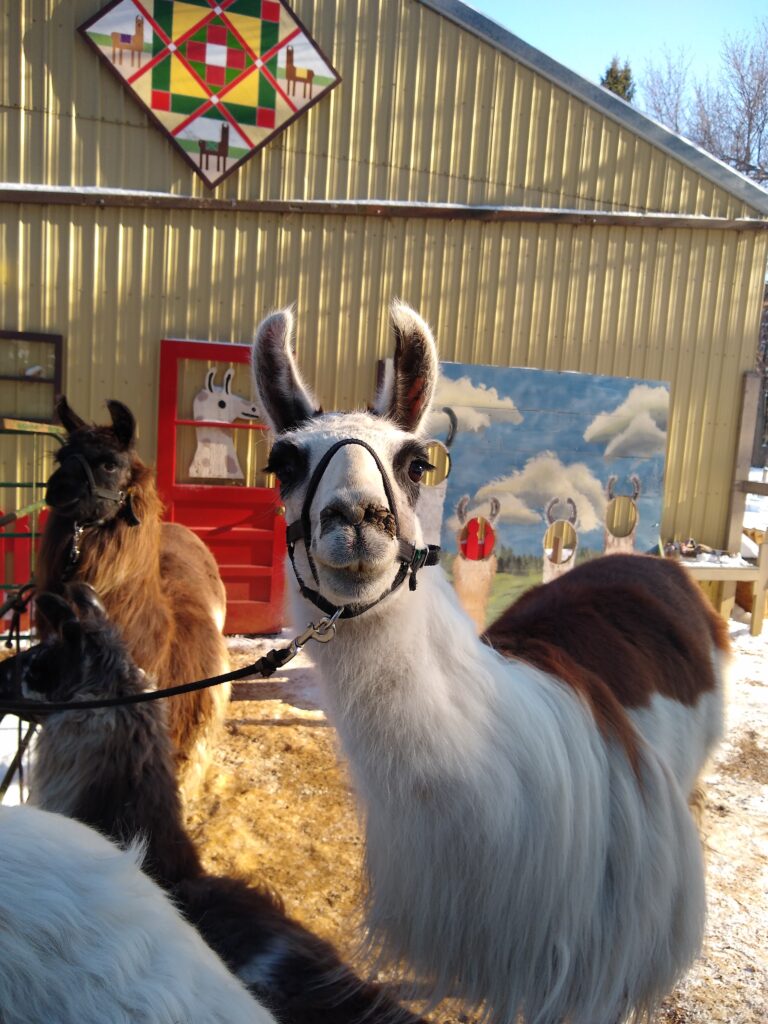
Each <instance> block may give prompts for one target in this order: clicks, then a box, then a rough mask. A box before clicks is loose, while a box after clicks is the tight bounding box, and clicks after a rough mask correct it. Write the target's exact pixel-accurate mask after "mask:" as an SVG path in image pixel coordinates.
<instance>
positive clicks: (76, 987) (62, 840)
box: [0, 807, 276, 1024]
mask: <svg viewBox="0 0 768 1024" xmlns="http://www.w3.org/2000/svg"><path fill="white" fill-rule="evenodd" d="M0 850H1V851H2V853H1V854H0V1020H2V1021H3V1024H137V1022H139V1021H141V1024H181V1022H183V1024H276V1022H275V1021H274V1019H273V1018H272V1016H271V1015H270V1014H269V1013H268V1012H267V1011H266V1010H265V1009H263V1008H262V1007H261V1006H259V1005H258V1004H257V1003H256V1001H255V1000H254V999H253V998H252V997H251V995H250V994H249V993H248V991H247V990H246V989H245V988H244V986H243V985H242V983H241V982H240V981H238V979H237V978H235V977H233V976H232V975H231V974H230V973H229V971H228V970H227V969H226V967H225V966H224V964H223V963H222V962H221V960H220V959H219V958H218V957H217V956H216V954H215V953H213V952H212V951H211V949H210V948H209V947H208V946H207V945H206V944H205V943H204V942H203V940H202V939H201V938H200V936H199V935H198V933H197V931H196V930H195V929H194V928H192V927H191V926H190V925H189V924H187V922H186V921H184V920H183V919H182V917H181V915H180V914H179V912H178V910H176V908H175V907H174V906H173V904H172V903H171V901H170V900H169V899H168V897H167V896H166V895H165V894H164V893H163V892H162V891H161V890H160V889H159V888H158V886H157V885H156V884H155V883H154V882H152V881H151V880H150V879H149V878H148V877H147V876H146V875H145V874H144V873H143V872H142V871H141V870H140V866H141V848H140V846H139V847H136V846H134V847H132V848H130V849H128V850H126V851H122V850H118V849H117V848H116V847H115V846H113V845H112V843H110V842H108V841H107V840H106V839H105V838H104V837H103V836H101V835H99V834H98V833H96V832H94V831H93V829H90V828H86V827H85V826H84V825H81V824H80V823H79V822H76V821H70V820H69V819H68V818H65V817H63V816H61V815H58V814H49V813H47V812H46V811H41V810H37V809H35V808H32V807H2V808H0Z"/></svg>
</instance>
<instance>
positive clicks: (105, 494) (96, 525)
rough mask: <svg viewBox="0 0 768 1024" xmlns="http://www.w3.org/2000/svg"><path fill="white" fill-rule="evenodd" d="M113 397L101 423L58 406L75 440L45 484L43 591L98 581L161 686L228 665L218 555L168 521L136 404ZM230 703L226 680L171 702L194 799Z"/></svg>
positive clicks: (63, 403)
mask: <svg viewBox="0 0 768 1024" xmlns="http://www.w3.org/2000/svg"><path fill="white" fill-rule="evenodd" d="M107 406H108V408H109V412H110V415H111V417H112V424H111V426H94V425H89V424H87V423H86V422H85V421H84V420H82V419H81V418H80V417H79V416H78V415H77V414H76V413H75V412H74V411H73V410H72V409H71V408H70V407H69V405H68V404H67V400H66V398H64V397H63V396H62V398H60V399H59V402H58V404H57V407H56V411H57V414H58V417H59V419H60V420H61V423H62V424H63V426H64V427H65V429H66V431H67V439H66V441H65V443H64V444H63V445H62V447H61V448H60V449H59V451H58V452H57V453H56V461H57V463H58V468H57V469H56V470H55V471H54V472H53V473H52V474H51V476H50V478H49V480H48V486H47V489H46V495H45V500H46V502H47V504H48V505H49V506H50V509H51V511H50V514H49V516H48V520H47V522H46V525H45V529H44V531H43V536H42V541H41V545H40V555H39V559H38V565H37V574H36V582H37V586H38V589H39V590H41V591H42V590H48V591H57V590H60V588H61V585H62V584H63V583H64V582H66V581H68V580H71V581H80V582H83V583H88V584H90V586H92V587H93V588H94V589H95V590H96V592H97V593H98V595H99V597H100V598H101V600H102V601H103V603H104V606H105V607H106V609H107V612H108V614H109V616H110V618H111V619H112V620H113V621H114V622H115V623H116V624H117V626H118V627H119V628H120V630H121V632H122V634H123V637H124V639H125V643H126V645H127V647H128V650H129V651H130V653H131V655H132V657H133V658H134V659H135V661H136V663H137V664H138V665H139V666H140V667H141V668H142V669H144V670H145V671H146V672H148V673H150V674H151V675H152V676H154V677H155V678H156V679H157V681H158V686H161V687H168V686H174V685H177V684H178V683H186V682H191V681H192V680H195V679H202V678H205V677H208V676H213V675H218V674H219V673H222V672H226V671H227V668H228V658H227V650H226V645H225V642H224V637H223V635H222V633H221V628H222V626H223V624H224V615H225V611H226V593H225V590H224V585H223V583H222V582H221V577H220V576H219V571H218V567H217V565H216V561H215V559H214V558H213V555H212V554H211V552H210V551H209V550H208V548H207V547H206V546H205V544H203V542H202V541H201V540H200V539H199V538H198V537H196V536H195V534H194V533H192V531H191V530H189V529H187V528H186V527H185V526H181V525H180V524H178V523H164V522H162V519H161V516H162V504H161V502H160V498H159V496H158V493H157V490H156V487H155V481H154V475H153V473H152V470H151V469H150V468H149V467H148V466H147V465H145V463H144V462H142V460H141V459H140V458H139V456H138V454H137V452H136V448H135V434H136V421H135V419H134V416H133V413H132V412H131V411H130V409H128V408H127V406H125V405H123V403H122V402H118V401H109V402H107ZM228 700H229V689H228V687H227V686H217V687H213V688H212V689H205V690H201V691H199V692H197V693H188V694H183V695H182V696H179V697H175V698H174V699H173V701H172V703H171V707H170V710H169V728H170V734H171V740H172V742H173V747H174V751H175V756H176V764H177V768H178V771H179V778H180V781H181V784H182V788H183V790H184V794H185V796H186V797H192V796H194V795H195V793H196V792H197V789H198V787H199V785H200V783H201V781H202V779H203V776H204V775H205V770H206V768H207V764H208V760H209V757H210V745H211V741H212V740H213V738H214V735H215V733H216V731H217V728H218V726H219V724H220V722H221V720H222V719H223V716H224V712H225V709H226V705H227V702H228Z"/></svg>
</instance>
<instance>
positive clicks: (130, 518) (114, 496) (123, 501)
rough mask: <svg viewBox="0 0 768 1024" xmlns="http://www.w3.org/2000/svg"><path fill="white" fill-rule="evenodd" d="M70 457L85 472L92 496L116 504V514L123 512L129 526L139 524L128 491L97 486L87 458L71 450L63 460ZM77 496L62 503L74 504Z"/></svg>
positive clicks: (94, 523) (99, 523)
mask: <svg viewBox="0 0 768 1024" xmlns="http://www.w3.org/2000/svg"><path fill="white" fill-rule="evenodd" d="M70 459H74V460H75V462H77V463H79V465H80V467H81V469H82V470H83V472H84V473H85V481H86V485H87V487H88V491H89V493H90V494H91V496H92V497H94V498H101V499H102V500H103V501H112V502H114V503H115V504H116V505H117V515H119V514H120V513H121V512H123V513H124V518H125V519H126V520H127V522H128V525H129V526H139V525H140V523H141V520H140V519H139V517H138V516H137V515H136V513H135V511H134V509H133V502H132V500H131V492H130V491H112V490H110V489H109V488H108V487H99V485H98V484H97V483H96V478H95V477H94V475H93V470H92V469H91V467H90V464H89V463H88V460H87V459H86V458H85V456H84V455H81V454H80V452H73V453H72V454H71V455H68V456H67V458H66V459H64V462H68V461H69V460H70ZM79 500H80V499H79V498H73V499H72V500H71V501H69V502H67V503H66V504H65V505H63V506H62V507H63V508H66V507H67V506H68V505H75V504H77V502H78V501H79ZM105 522H107V520H106V518H101V519H94V520H91V521H89V522H85V523H79V524H78V525H79V526H81V527H84V526H103V525H104V523H105Z"/></svg>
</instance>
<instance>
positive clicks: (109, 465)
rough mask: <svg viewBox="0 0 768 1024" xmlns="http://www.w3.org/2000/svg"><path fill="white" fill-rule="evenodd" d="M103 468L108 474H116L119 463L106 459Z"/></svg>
mask: <svg viewBox="0 0 768 1024" xmlns="http://www.w3.org/2000/svg"><path fill="white" fill-rule="evenodd" d="M101 468H102V469H105V470H106V471H107V473H114V472H115V470H116V469H117V463H116V462H115V460H114V459H104V461H103V462H102V464H101Z"/></svg>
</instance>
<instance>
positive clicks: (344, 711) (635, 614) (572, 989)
mask: <svg viewBox="0 0 768 1024" xmlns="http://www.w3.org/2000/svg"><path fill="white" fill-rule="evenodd" d="M392 319H393V327H394V331H395V337H396V353H395V364H394V374H393V375H392V378H391V382H390V386H388V387H383V388H382V389H381V390H380V392H379V394H378V396H377V399H376V404H375V406H374V412H372V413H371V412H353V413H348V414H338V413H332V414H323V413H321V412H318V411H317V406H316V403H315V401H314V399H313V398H312V396H311V395H310V393H309V392H308V391H307V389H306V388H305V386H304V385H303V383H302V381H301V379H300V377H299V374H298V372H297V369H296V366H295V363H294V359H293V356H292V354H291V340H290V339H291V333H292V326H293V318H292V314H291V312H290V311H289V310H283V311H280V312H277V313H273V314H272V315H271V316H269V317H267V319H266V320H264V321H263V323H262V324H261V325H260V327H259V329H258V332H257V337H256V342H255V344H254V351H253V369H254V378H255V381H256V386H257V389H258V394H259V398H260V401H261V404H262V408H263V411H264V413H265V414H266V416H267V418H268V420H269V421H270V423H271V425H272V427H273V430H274V432H275V434H276V435H277V439H276V442H275V445H274V447H273V449H272V453H271V457H270V468H271V469H272V470H273V471H274V472H275V473H276V475H277V477H278V479H279V480H280V483H281V489H282V496H283V501H284V503H285V506H286V515H287V521H288V524H289V525H288V540H289V556H290V557H291V560H292V561H293V563H294V568H295V572H296V575H297V578H298V579H299V581H300V582H299V586H300V590H299V591H296V590H295V588H292V589H293V604H294V614H295V616H296V617H297V618H298V620H299V621H300V622H301V623H302V624H303V623H305V622H306V620H307V617H308V616H309V615H310V614H312V611H313V607H312V606H313V605H314V604H317V605H319V606H320V607H321V608H323V609H324V610H325V611H326V613H329V612H331V611H332V610H333V609H334V608H335V609H340V608H343V609H344V611H343V612H342V613H341V614H342V618H341V619H340V620H339V622H338V626H337V635H336V637H335V638H334V639H332V640H331V642H329V643H326V644H323V645H322V647H320V648H318V650H317V653H316V658H317V662H318V665H319V667H320V670H321V673H322V676H323V682H324V688H325V693H326V700H327V705H328V710H329V713H330V715H331V717H332V719H333V720H334V722H335V725H336V727H337V729H338V732H339V734H340V737H341V741H342V744H343V746H344V749H345V751H346V754H347V756H348V758H349V762H350V766H351V770H352V772H353V774H354V777H355V782H356V790H357V792H358V794H359V796H360V798H361V801H362V803H363V805H364V809H365V829H366V867H367V874H368V880H369V884H368V907H367V920H368V926H369V934H370V937H371V944H372V947H373V949H374V950H376V951H377V952H378V953H379V954H380V956H381V958H382V961H386V962H389V963H393V964H396V965H399V966H400V967H401V968H402V970H403V972H404V973H407V974H408V975H410V976H411V977H413V979H414V980H415V981H418V982H421V983H423V984H425V985H426V986H428V988H429V990H430V991H431V993H432V997H433V1000H434V1001H435V1002H436V1001H438V1000H439V999H441V998H442V997H444V996H447V995H449V994H450V995H454V996H458V997H460V998H462V999H463V1000H464V1001H465V1002H466V1003H468V1004H472V1005H480V1004H482V1006H483V1011H482V1012H483V1013H484V1015H485V1017H486V1018H487V1019H488V1020H490V1021H493V1022H494V1024H512V1022H513V1021H515V1020H516V1014H518V1013H520V1014H522V1017H523V1019H524V1020H525V1021H527V1022H530V1024H533V1022H535V1024H554V1022H561V1021H562V1020H564V1019H567V1020H568V1021H569V1024H617V1021H619V1020H621V1019H624V1018H625V1017H626V1016H628V1015H629V1014H631V1013H633V1012H638V1013H639V1012H641V1011H642V1010H644V1009H645V1008H648V1007H651V1006H652V1005H654V1004H655V1003H656V1002H657V1000H659V999H660V998H661V997H662V996H663V995H664V994H665V993H666V992H667V991H668V990H669V989H670V988H671V986H672V985H673V984H674V983H675V981H676V980H677V979H678V978H679V977H680V975H681V974H682V972H683V971H684V970H685V969H686V968H687V967H688V965H689V964H690V963H691V961H692V959H693V958H694V957H695V956H696V954H697V951H698V949H699V946H700V942H701V937H702V930H703V921H704V909H705V904H704V878H703V869H702V857H701V849H700V844H699V839H698V835H697V833H696V828H695V825H694V822H693V819H692V817H691V814H690V811H689V809H688V806H687V802H686V801H687V797H688V794H689V793H690V792H691V790H692V788H693V786H694V784H695V781H696V778H697V776H698V774H699V772H700V770H701V768H702V765H703V763H704V761H705V758H706V757H707V755H708V753H709V752H710V750H711V749H712V747H713V745H714V744H715V742H716V740H717V738H718V736H719V734H720V731H721V717H722V691H721V662H722V661H723V660H724V655H725V651H726V650H727V646H728V638H727V632H726V630H725V627H724V625H723V624H722V623H721V622H720V620H719V619H718V618H717V616H716V615H715V614H714V612H713V611H712V610H711V609H710V608H709V607H708V606H707V604H706V602H705V601H704V600H703V598H702V596H701V594H700V593H699V591H698V589H697V588H696V586H695V584H693V583H692V582H691V581H690V580H689V579H688V577H687V575H686V573H685V571H684V570H682V569H681V568H680V567H679V566H678V565H676V564H674V563H672V562H668V561H666V560H662V559H654V558H651V557H647V556H641V555H623V556H620V555H615V556H612V557H610V558H600V559H596V560H593V561H591V562H588V563H586V564H584V565H583V566H580V567H577V568H576V569H574V570H572V571H571V572H569V573H567V574H566V575H564V576H562V577H561V578H560V579H558V580H554V581H553V582H551V583H549V584H547V585H545V586H540V587H536V588H534V589H533V590H531V591H529V592H528V593H527V594H525V595H524V596H523V597H522V598H521V599H520V601H518V602H517V604H516V605H514V606H513V607H512V608H511V609H510V610H509V611H508V612H506V613H505V614H504V615H503V616H502V617H501V619H499V620H498V622H497V623H496V624H495V625H494V627H493V628H492V629H491V630H490V631H489V634H488V635H489V643H490V644H494V645H496V647H497V648H498V649H497V650H494V649H493V647H492V646H490V645H489V644H486V643H483V642H482V641H481V640H480V639H479V638H478V637H477V635H476V632H475V629H474V625H473V623H472V622H471V620H470V619H469V618H468V617H467V615H466V614H465V613H464V611H463V610H462V609H461V607H460V605H459V602H458V599H457V598H456V595H455V593H454V591H453V588H452V587H451V586H450V585H449V583H448V581H447V579H446V577H445V574H444V573H443V572H442V570H441V569H440V568H439V567H429V566H431V565H434V561H435V558H434V552H430V554H429V556H428V557H427V564H426V565H425V566H424V568H420V567H421V566H422V565H424V558H425V552H424V551H423V550H421V547H422V538H421V531H420V526H419V522H418V519H417V517H416V515H415V513H414V505H415V502H416V497H417V494H418V489H419V483H418V481H419V479H420V477H421V476H422V475H423V473H424V472H425V468H426V451H425V446H424V441H423V440H422V438H421V436H420V429H421V427H422V424H423V422H424V420H425V417H426V416H427V414H428V412H429V406H430V401H431V397H432V393H433V389H434V383H435V378H436V375H437V354H436V351H435V345H434V341H433V339H432V335H431V333H430V331H429V328H428V327H427V325H426V324H425V323H424V322H423V321H422V320H421V318H420V317H419V316H418V315H417V314H416V313H414V312H413V311H412V310H410V309H409V308H408V307H407V306H404V305H402V304H399V303H396V304H395V305H394V306H393V309H392ZM417 570H418V588H417V589H415V592H411V590H412V589H413V584H415V582H416V577H415V575H414V573H415V572H416V571H417ZM406 579H409V583H410V586H400V585H399V582H403V581H405V580H406ZM314 614H315V616H316V615H317V612H316V611H315V613H314ZM505 655H508V656H509V657H505Z"/></svg>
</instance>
